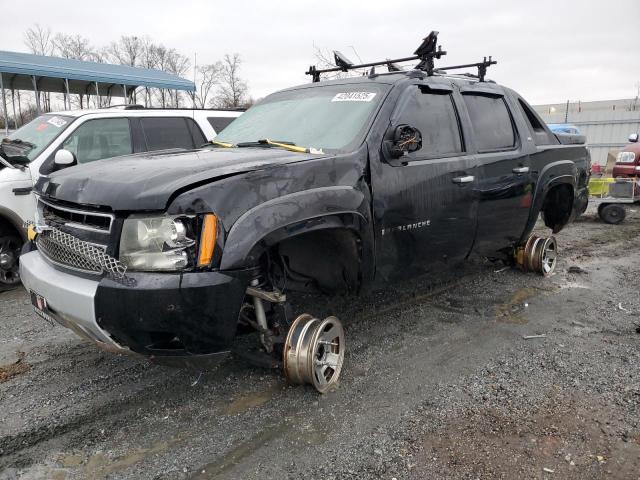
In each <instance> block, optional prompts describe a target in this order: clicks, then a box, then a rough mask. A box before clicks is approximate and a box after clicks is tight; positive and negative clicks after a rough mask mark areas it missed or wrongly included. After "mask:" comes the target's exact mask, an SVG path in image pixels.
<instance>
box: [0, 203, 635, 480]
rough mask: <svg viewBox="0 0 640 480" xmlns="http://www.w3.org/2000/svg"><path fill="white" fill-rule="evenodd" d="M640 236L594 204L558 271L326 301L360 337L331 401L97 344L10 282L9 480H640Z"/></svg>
mask: <svg viewBox="0 0 640 480" xmlns="http://www.w3.org/2000/svg"><path fill="white" fill-rule="evenodd" d="M639 233H640V213H635V212H631V213H630V215H629V217H628V218H627V220H626V221H625V223H624V224H622V225H619V226H609V225H605V224H603V223H601V222H600V221H598V220H596V219H595V218H594V216H593V215H589V214H587V215H586V216H584V217H583V218H582V219H580V220H579V221H578V222H576V223H574V224H573V225H571V226H570V227H569V228H567V229H566V230H565V231H563V232H561V233H560V234H559V235H558V241H559V246H560V253H561V260H560V263H559V265H558V268H557V270H556V274H555V275H553V276H552V277H551V278H547V279H544V278H542V277H540V276H536V275H534V274H523V273H521V272H519V271H517V270H514V269H502V266H501V265H500V264H493V263H489V262H482V261H481V260H475V261H473V262H470V263H469V264H468V265H466V266H465V267H463V268H461V269H459V270H457V271H456V272H451V273H447V274H446V278H439V280H438V282H437V283H436V282H434V281H432V280H431V279H421V280H418V281H415V282H410V283H405V284H398V285H394V286H393V287H390V288H389V291H386V292H378V293H374V294H370V295H368V296H366V297H365V298H360V299H358V300H354V299H346V298H342V299H334V300H333V301H332V302H331V303H330V302H329V301H320V300H317V301H315V303H314V306H313V310H311V309H310V311H313V312H314V313H318V314H322V313H332V314H338V316H340V317H341V318H342V319H343V320H344V323H345V329H346V335H347V341H348V351H347V356H346V364H345V370H344V373H343V378H342V381H341V384H340V387H339V389H338V390H337V391H335V392H332V393H329V394H326V395H324V396H319V395H318V394H316V393H315V392H314V391H313V390H312V389H310V388H304V387H289V386H287V385H286V384H285V383H284V382H283V380H282V379H281V377H280V375H279V374H278V373H277V372H272V371H267V370H259V369H255V368H251V367H248V366H245V365H243V364H242V363H239V362H228V363H226V364H224V365H222V366H221V367H220V368H218V369H217V370H215V371H211V372H203V373H200V372H195V371H186V370H176V369H170V368H167V367H160V366H155V365H150V364H147V363H145V362H143V361H139V360H136V359H133V358H128V357H120V356H115V355H112V354H107V353H102V352H100V351H99V350H96V349H95V348H94V347H93V346H91V345H89V344H87V343H84V342H83V341H81V340H79V339H78V338H76V337H75V336H74V335H73V334H72V333H71V332H69V331H67V330H65V329H64V328H62V327H59V326H51V325H48V324H47V323H46V322H44V321H42V320H40V319H38V318H37V317H36V316H35V315H34V314H33V313H32V311H31V307H30V305H29V300H28V298H27V295H26V294H25V293H24V292H23V291H22V290H14V291H11V292H4V293H0V479H3V480H4V479H12V478H26V479H41V478H42V479H55V480H62V479H78V478H110V479H111V478H113V479H133V478H154V479H173V478H188V479H217V478H233V479H235V478H238V479H268V478H279V479H283V478H291V479H298V478H302V477H304V478H309V479H315V478H322V479H331V478H335V479H369V478H371V479H374V478H375V479H377V478H386V479H389V480H391V479H393V478H395V479H397V480H400V479H414V478H415V479H423V478H443V479H444V478H446V479H449V478H451V479H458V478H460V479H466V478H469V479H476V478H506V479H513V478H540V479H543V478H548V479H552V478H563V479H564V478H575V479H592V478H620V479H639V478H640V407H639V406H640V379H639V375H638V374H639V367H640V334H638V333H637V332H636V328H637V327H636V324H637V323H640V313H639V312H640V298H639V297H638V286H639V285H640V282H639V281H638V275H640V250H639V249H638V248H637V242H638V238H639V237H638V234H639ZM526 335H546V336H545V337H542V338H535V339H524V338H523V336H526Z"/></svg>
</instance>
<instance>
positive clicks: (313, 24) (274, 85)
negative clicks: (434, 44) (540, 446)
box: [0, 0, 640, 104]
mask: <svg viewBox="0 0 640 480" xmlns="http://www.w3.org/2000/svg"><path fill="white" fill-rule="evenodd" d="M107 6H108V8H106V7H107ZM1 10H2V12H3V15H2V18H3V22H2V27H1V28H0V50H13V51H26V47H25V45H24V42H23V36H24V31H25V30H26V29H27V28H28V27H30V26H32V25H33V24H35V23H39V24H41V25H43V26H48V27H51V29H52V30H53V32H54V33H55V32H64V33H70V34H75V33H78V34H80V35H82V36H85V37H87V38H89V39H90V40H91V42H92V43H93V44H94V45H98V46H103V45H106V44H108V43H109V42H110V41H112V40H116V39H117V38H118V37H120V36H121V35H138V36H144V35H148V36H150V37H151V38H152V39H154V40H155V41H156V42H160V43H164V44H165V45H166V46H167V47H173V48H176V49H177V50H178V51H180V52H181V53H183V54H185V55H187V56H189V57H190V58H191V59H193V55H194V53H197V58H198V63H199V64H202V63H211V62H213V61H215V60H218V59H220V58H221V57H222V56H223V55H224V54H225V53H233V52H238V53H240V55H241V56H242V58H243V60H244V64H243V67H242V76H243V78H244V79H245V80H246V81H247V83H248V84H249V88H250V93H251V94H252V96H253V97H254V98H258V97H262V96H264V95H266V94H268V93H270V92H273V91H275V90H278V89H281V88H285V87H288V86H292V85H296V84H300V83H305V82H308V81H309V80H310V79H309V77H307V76H305V75H304V71H305V70H306V69H307V68H308V66H309V65H310V64H312V63H315V58H314V45H316V46H319V47H322V48H328V49H337V50H340V51H342V52H343V53H344V54H345V55H346V56H347V57H349V58H350V59H352V60H354V61H357V56H356V55H355V54H354V52H353V49H352V47H353V48H355V50H356V51H357V53H358V55H359V56H360V58H362V60H363V61H373V60H382V59H384V58H389V57H391V58H393V57H402V56H407V55H410V54H412V53H413V51H414V50H415V48H416V47H417V46H418V44H419V43H420V41H421V39H422V38H423V37H424V36H426V35H427V34H428V33H429V31H430V30H438V31H440V37H439V38H440V43H441V44H442V46H443V49H444V50H446V51H448V52H449V54H448V55H447V56H446V57H444V58H443V59H442V60H441V61H440V63H439V65H441V66H444V65H446V64H457V63H470V62H475V61H479V60H481V59H482V57H483V56H485V55H493V58H494V59H496V60H498V62H499V63H498V65H495V66H493V67H491V68H490V69H489V75H488V76H489V78H492V79H494V80H496V81H498V82H499V83H502V84H504V85H507V86H509V87H511V88H514V89H515V90H517V91H518V92H520V93H521V94H522V95H523V96H524V97H525V98H527V100H529V102H531V103H535V104H541V103H551V102H563V101H566V100H572V101H575V100H582V101H589V100H603V99H614V98H631V97H634V96H635V95H636V94H637V90H638V85H639V82H640V56H639V55H638V49H639V48H640V0H608V1H603V0H584V1H564V0H556V1H550V0H531V1H514V0H512V1H507V0H484V1H477V2H476V1H472V0H445V1H443V0H415V1H414V0H396V1H385V2H382V1H377V0H368V1H362V0H359V1H348V0H342V1H335V0H321V1H318V0H315V1H307V0H298V1H290V0H286V1H279V2H278V1H274V0H271V1H269V2H260V1H257V0H254V1H247V0H233V1H229V0H216V1H205V0H181V1H179V2H176V1H175V0H174V1H170V2H169V1H159V0H158V1H147V0H135V1H132V0H127V1H122V0H110V1H108V2H106V3H105V2H100V3H95V2H79V1H77V0H76V1H68V0H59V1H55V2H54V1H45V0H29V1H28V2H22V1H16V0H2V7H1ZM437 65H438V63H436V66H437Z"/></svg>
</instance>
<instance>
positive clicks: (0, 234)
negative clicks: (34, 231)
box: [0, 226, 22, 291]
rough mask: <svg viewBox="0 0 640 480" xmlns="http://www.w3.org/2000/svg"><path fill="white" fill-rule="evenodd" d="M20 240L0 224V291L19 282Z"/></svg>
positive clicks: (15, 234)
mask: <svg viewBox="0 0 640 480" xmlns="http://www.w3.org/2000/svg"><path fill="white" fill-rule="evenodd" d="M21 246H22V240H21V239H20V237H19V236H18V234H17V233H15V232H13V231H11V230H7V229H5V228H3V227H2V226H0V291H3V290H8V289H9V288H12V287H15V286H17V285H18V284H19V283H20V273H19V270H18V257H19V256H20V247H21Z"/></svg>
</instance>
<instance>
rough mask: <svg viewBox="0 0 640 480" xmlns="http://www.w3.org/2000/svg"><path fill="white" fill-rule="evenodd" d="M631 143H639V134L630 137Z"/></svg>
mask: <svg viewBox="0 0 640 480" xmlns="http://www.w3.org/2000/svg"><path fill="white" fill-rule="evenodd" d="M629 141H630V142H631V143H637V142H638V134H637V133H632V134H631V135H629Z"/></svg>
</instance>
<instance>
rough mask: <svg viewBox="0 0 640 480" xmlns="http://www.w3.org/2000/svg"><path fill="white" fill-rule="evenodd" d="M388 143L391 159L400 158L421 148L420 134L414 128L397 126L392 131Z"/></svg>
mask: <svg viewBox="0 0 640 480" xmlns="http://www.w3.org/2000/svg"><path fill="white" fill-rule="evenodd" d="M388 143H389V147H388V152H389V155H390V156H391V158H400V157H403V156H405V155H407V154H409V153H411V152H415V151H417V150H420V149H421V148H422V134H421V133H420V130H418V129H417V128H415V127H411V126H409V125H398V126H397V127H396V128H395V129H394V131H393V139H392V140H390V141H389V142H388Z"/></svg>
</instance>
